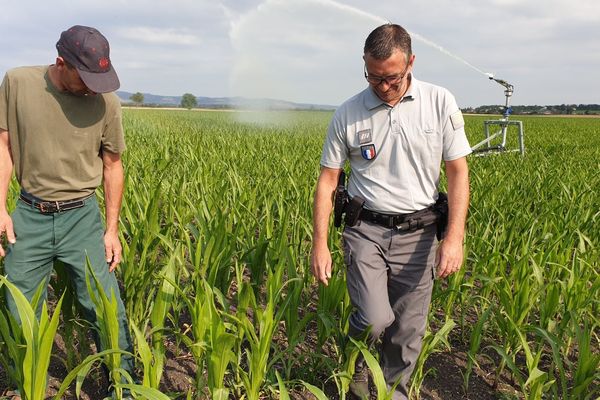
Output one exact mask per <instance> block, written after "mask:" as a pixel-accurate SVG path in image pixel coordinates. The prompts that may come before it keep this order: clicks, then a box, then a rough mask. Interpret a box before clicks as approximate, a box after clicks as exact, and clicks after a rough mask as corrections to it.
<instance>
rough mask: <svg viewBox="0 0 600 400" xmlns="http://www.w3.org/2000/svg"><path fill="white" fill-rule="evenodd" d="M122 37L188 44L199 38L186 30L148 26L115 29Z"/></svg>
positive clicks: (171, 43)
mask: <svg viewBox="0 0 600 400" xmlns="http://www.w3.org/2000/svg"><path fill="white" fill-rule="evenodd" d="M116 32H117V34H119V35H121V36H122V37H123V39H127V40H131V41H138V42H145V43H151V44H168V45H176V46H177V45H182V46H190V45H196V44H198V43H199V42H200V38H199V37H198V36H196V35H194V34H193V33H190V32H188V31H187V30H180V29H173V28H154V27H148V26H137V27H125V28H119V29H117V31H116Z"/></svg>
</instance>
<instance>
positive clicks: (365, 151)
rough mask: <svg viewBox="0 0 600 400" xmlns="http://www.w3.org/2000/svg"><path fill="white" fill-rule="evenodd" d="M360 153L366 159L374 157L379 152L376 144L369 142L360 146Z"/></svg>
mask: <svg viewBox="0 0 600 400" xmlns="http://www.w3.org/2000/svg"><path fill="white" fill-rule="evenodd" d="M360 154H362V156H363V158H364V159H365V160H372V159H374V158H375V157H376V156H377V153H376V152H375V145H374V144H367V145H364V146H360Z"/></svg>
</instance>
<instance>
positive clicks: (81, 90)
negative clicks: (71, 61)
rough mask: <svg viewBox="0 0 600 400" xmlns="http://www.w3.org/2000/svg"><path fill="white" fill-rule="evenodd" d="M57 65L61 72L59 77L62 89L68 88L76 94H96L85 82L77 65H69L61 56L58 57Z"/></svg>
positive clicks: (68, 90) (67, 89)
mask: <svg viewBox="0 0 600 400" xmlns="http://www.w3.org/2000/svg"><path fill="white" fill-rule="evenodd" d="M59 60H60V62H59ZM56 65H57V67H58V71H59V74H60V75H59V77H60V84H61V85H62V90H66V91H67V92H69V93H71V94H73V95H75V96H85V95H93V94H95V93H94V92H92V91H91V90H90V89H88V87H87V86H86V85H85V83H83V81H82V80H81V78H80V77H79V73H78V72H77V69H76V68H75V67H70V66H68V65H67V64H66V63H65V62H64V61H63V60H62V59H61V58H60V57H59V58H58V59H57V63H56Z"/></svg>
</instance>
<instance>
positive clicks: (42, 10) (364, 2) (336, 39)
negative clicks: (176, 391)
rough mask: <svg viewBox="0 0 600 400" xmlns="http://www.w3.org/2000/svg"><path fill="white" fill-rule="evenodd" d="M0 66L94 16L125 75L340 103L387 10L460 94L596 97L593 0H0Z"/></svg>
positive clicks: (418, 67)
mask: <svg viewBox="0 0 600 400" xmlns="http://www.w3.org/2000/svg"><path fill="white" fill-rule="evenodd" d="M0 10H1V11H0V23H1V26H2V33H1V34H0V51H1V54H2V56H1V57H0V74H2V75H4V73H5V72H6V71H7V70H8V69H10V68H13V67H16V66H20V65H41V64H51V63H53V62H54V60H55V58H56V50H55V44H56V41H57V40H58V38H59V36H60V33H61V32H62V31H63V30H65V29H67V28H68V27H70V26H72V25H87V26H93V27H95V28H97V29H99V30H100V31H101V32H102V33H103V34H104V35H105V36H106V37H107V38H108V40H109V42H110V45H111V60H112V62H113V65H114V67H115V69H116V71H117V73H118V75H119V78H120V80H121V89H120V90H123V91H128V92H142V93H151V94H156V95H165V96H167V95H168V96H180V95H182V94H183V93H193V94H194V95H196V96H207V97H225V96H245V97H251V98H270V99H279V100H287V101H293V102H299V103H312V104H326V105H339V104H341V103H342V102H343V101H344V100H346V99H348V98H350V97H352V96H353V95H354V94H356V93H358V92H359V91H361V90H362V89H364V88H365V87H366V86H367V83H366V81H365V79H364V76H363V61H362V51H363V45H364V40H365V38H366V37H367V35H368V34H369V32H371V31H372V30H373V29H374V28H376V27H377V26H379V25H381V24H383V23H385V22H393V23H397V24H400V25H402V26H404V27H405V28H406V29H407V30H408V31H409V32H410V33H411V35H412V37H413V53H414V54H415V55H416V60H415V65H414V70H413V73H414V76H415V77H416V78H417V79H420V80H425V81H429V82H431V83H435V84H437V85H440V86H444V87H446V88H448V89H449V90H450V91H451V92H452V93H453V94H454V96H455V97H456V99H457V102H458V104H459V106H461V107H470V106H478V105H488V104H504V100H505V97H504V88H503V87H502V86H500V85H499V84H497V83H496V82H494V81H491V80H489V79H488V78H487V76H486V75H485V73H486V72H490V73H493V74H494V75H495V77H496V78H500V79H503V80H505V81H507V82H509V83H511V84H512V85H514V88H515V91H514V94H513V97H512V99H511V103H512V104H513V105H551V104H588V103H595V104H600V1H598V0H461V1H451V0H387V1H383V0H382V1H378V2H373V1H371V0H339V1H334V0H195V1H193V0H169V1H156V2H150V1H141V0H104V1H88V0H80V1H64V0H54V1H52V2H41V1H14V0H0Z"/></svg>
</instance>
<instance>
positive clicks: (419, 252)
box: [311, 24, 471, 399]
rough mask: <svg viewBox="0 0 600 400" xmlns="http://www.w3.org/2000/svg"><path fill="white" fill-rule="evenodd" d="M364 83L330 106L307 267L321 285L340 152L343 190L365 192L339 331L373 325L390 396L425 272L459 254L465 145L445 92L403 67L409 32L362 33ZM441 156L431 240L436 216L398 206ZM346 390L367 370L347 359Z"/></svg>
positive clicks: (401, 371)
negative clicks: (348, 308) (442, 204)
mask: <svg viewBox="0 0 600 400" xmlns="http://www.w3.org/2000/svg"><path fill="white" fill-rule="evenodd" d="M363 59H364V62H365V78H366V79H367V81H368V83H369V87H367V88H366V89H365V90H363V91H362V92H360V93H359V94H357V95H356V96H354V97H352V98H351V99H349V100H347V101H346V102H345V103H344V104H342V105H341V106H340V108H339V109H338V110H337V111H336V113H335V115H334V117H333V120H332V121H331V124H330V126H329V129H328V133H327V139H326V141H325V144H324V146H323V155H322V158H321V173H320V176H319V180H318V183H317V190H316V194H315V202H314V215H313V225H314V232H313V248H312V254H311V268H312V272H313V274H314V275H315V277H316V278H317V279H318V280H319V281H320V282H322V283H323V284H325V285H327V284H328V280H329V279H330V278H331V269H332V262H331V253H330V251H329V248H328V247H327V236H328V225H329V218H330V215H331V211H332V198H333V194H334V191H335V188H336V186H337V184H338V178H339V176H340V173H341V171H342V169H343V168H344V164H345V162H346V161H349V163H350V168H351V175H350V179H349V183H348V194H349V196H350V197H355V196H356V197H360V198H362V199H364V200H365V203H364V206H363V210H362V212H361V215H360V220H359V221H358V223H357V224H355V225H354V226H346V227H345V229H344V233H343V239H344V253H345V261H346V264H347V268H348V270H347V286H348V292H349V294H350V298H351V300H352V304H353V306H354V307H355V310H354V312H353V314H352V315H351V317H350V328H349V335H350V336H352V337H360V336H361V334H362V333H364V332H365V331H367V330H369V339H368V341H369V342H370V343H372V342H374V341H375V340H377V339H378V338H379V337H380V336H381V334H383V338H382V345H381V358H380V359H381V367H382V370H383V373H384V376H385V379H386V382H387V384H388V386H389V387H392V386H393V385H394V384H395V383H396V382H397V381H398V380H399V384H398V386H397V387H396V391H395V392H394V397H393V398H394V399H407V398H408V382H409V379H410V375H411V373H412V371H413V369H414V367H415V362H416V360H417V357H418V355H419V352H420V350H421V343H422V339H423V335H424V333H425V327H426V323H427V314H428V309H429V303H430V300H431V291H432V287H433V279H434V275H435V274H436V272H437V276H438V277H442V278H445V277H447V276H449V275H450V274H452V273H454V272H456V271H458V270H459V268H460V267H461V265H462V263H463V239H464V229H465V220H466V216H467V208H468V204H469V176H468V166H467V161H466V156H467V155H468V154H469V153H471V148H470V146H469V143H468V141H467V138H466V135H465V131H464V121H463V117H462V114H461V112H460V109H459V108H458V106H457V104H456V101H455V99H454V97H453V96H452V95H451V94H450V93H449V92H448V91H447V90H446V89H444V88H441V87H438V86H435V85H432V84H429V83H425V82H421V81H418V80H417V79H415V77H414V76H413V74H412V69H413V64H414V61H415V56H414V55H413V54H412V51H411V39H410V35H409V34H408V32H407V31H406V30H404V29H403V28H402V27H401V26H398V25H394V24H386V25H382V26H380V27H378V28H376V29H375V30H374V31H373V32H371V34H370V35H369V36H368V37H367V40H366V42H365V47H364V56H363ZM442 160H443V161H444V164H445V169H446V176H447V180H448V208H449V214H448V226H447V229H446V233H445V238H444V239H443V240H442V241H440V242H438V240H437V238H436V225H435V224H429V225H426V226H421V225H419V226H417V227H415V226H410V227H408V226H407V225H409V224H402V223H401V222H402V221H405V220H407V217H406V215H407V214H412V213H415V212H420V211H421V212H422V210H427V209H428V207H431V206H432V205H434V204H435V203H436V200H437V198H438V183H439V178H440V172H441V163H442ZM350 389H351V392H352V393H353V394H354V395H355V396H358V397H361V398H365V397H368V370H367V368H366V365H365V364H364V360H362V358H361V357H359V359H358V360H357V363H356V367H355V373H354V376H353V381H352V384H351V385H350Z"/></svg>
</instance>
